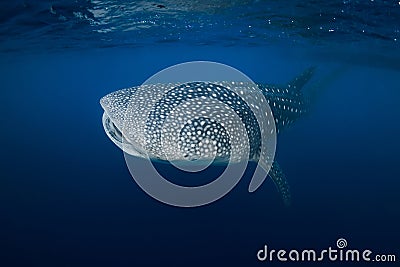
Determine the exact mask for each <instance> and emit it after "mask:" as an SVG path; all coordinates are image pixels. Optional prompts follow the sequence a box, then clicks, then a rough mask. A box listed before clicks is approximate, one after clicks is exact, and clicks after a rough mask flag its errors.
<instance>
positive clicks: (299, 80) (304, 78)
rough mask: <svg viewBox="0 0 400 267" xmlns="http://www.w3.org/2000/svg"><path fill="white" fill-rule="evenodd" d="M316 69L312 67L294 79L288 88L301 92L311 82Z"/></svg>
mask: <svg viewBox="0 0 400 267" xmlns="http://www.w3.org/2000/svg"><path fill="white" fill-rule="evenodd" d="M314 70H315V67H310V68H308V69H306V70H305V71H304V72H303V73H302V74H300V75H299V76H297V77H296V78H294V79H293V80H292V81H291V82H289V84H288V87H289V88H293V89H294V90H301V88H303V86H304V85H305V84H306V83H307V82H308V80H310V78H311V77H312V76H313V74H314Z"/></svg>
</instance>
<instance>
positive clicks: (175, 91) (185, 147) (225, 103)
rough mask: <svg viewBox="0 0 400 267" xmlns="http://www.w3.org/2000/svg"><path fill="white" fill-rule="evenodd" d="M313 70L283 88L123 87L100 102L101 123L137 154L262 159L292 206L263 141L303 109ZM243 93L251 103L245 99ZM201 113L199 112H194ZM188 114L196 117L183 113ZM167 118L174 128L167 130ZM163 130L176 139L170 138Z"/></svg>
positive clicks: (233, 84)
mask: <svg viewBox="0 0 400 267" xmlns="http://www.w3.org/2000/svg"><path fill="white" fill-rule="evenodd" d="M314 70H315V68H314V67H311V68H309V69H307V70H305V71H304V72H303V73H301V74H300V75H298V76H297V77H295V78H294V79H293V80H291V81H290V82H288V83H287V84H285V85H272V84H265V83H256V84H252V83H246V82H231V81H229V82H226V81H217V82H205V81H194V82H186V83H175V84H174V83H168V84H147V85H141V86H135V87H130V88H126V89H121V90H118V91H115V92H112V93H110V94H108V95H106V96H104V97H102V98H101V99H100V104H101V106H102V108H103V109H104V113H103V117H102V123H103V128H104V130H105V132H106V134H107V136H108V137H109V138H110V139H111V140H112V141H113V142H114V144H116V145H117V146H118V147H119V148H120V149H122V150H123V151H124V152H125V153H127V154H129V155H131V156H134V157H139V158H145V157H149V158H150V159H152V160H161V161H170V162H171V161H172V162H173V161H185V162H196V161H202V160H208V159H212V161H213V163H217V164H218V163H226V162H228V161H229V160H232V161H233V162H239V161H245V160H247V161H255V162H258V163H259V164H261V165H262V166H263V164H264V167H263V168H264V169H266V170H268V176H269V177H270V178H271V179H272V180H273V182H274V184H275V185H276V188H277V190H278V192H279V193H280V195H281V197H282V199H283V202H284V203H285V204H286V205H289V204H290V202H291V195H290V188H289V183H288V181H287V179H286V176H285V174H284V172H283V171H282V169H281V167H280V165H279V164H278V162H277V161H276V160H275V159H272V161H271V162H270V163H268V162H267V160H265V159H271V158H270V157H269V156H268V155H267V156H265V155H266V154H268V153H267V152H265V151H264V150H265V149H264V148H263V146H262V143H263V139H264V138H265V137H266V136H268V134H272V133H273V131H274V129H275V131H276V133H273V134H279V133H280V132H281V131H282V130H284V129H285V128H287V127H289V126H290V125H292V124H293V123H294V122H295V121H296V120H297V119H298V118H300V117H301V116H302V115H303V114H304V113H306V111H307V107H308V101H307V99H306V98H305V97H304V94H303V92H302V88H303V87H304V85H305V84H306V83H307V82H308V81H309V80H310V78H311V77H312V75H313V73H314ZM254 85H255V87H256V88H254ZM232 88H235V90H232ZM256 91H258V92H261V93H262V96H263V97H264V99H265V100H266V101H267V103H268V107H269V109H268V110H270V112H271V113H272V114H270V115H271V116H270V117H268V118H269V119H268V118H267V124H268V125H272V126H273V128H269V129H271V131H270V132H269V131H268V133H267V132H265V131H262V130H260V128H261V126H260V125H259V121H257V118H256V116H255V115H254V110H259V107H260V106H261V105H266V103H263V101H262V99H261V100H260V98H259V97H257V96H256V95H257V94H256ZM244 96H247V97H248V98H247V100H248V99H251V100H250V102H249V101H244V100H243V99H244ZM188 102H190V103H191V104H190V105H189V104H187V103H188ZM221 103H222V104H221ZM226 109H230V110H232V111H233V112H234V114H235V115H237V117H238V120H239V122H240V123H236V122H234V121H233V120H232V119H231V118H227V119H225V121H224V117H225V116H224V114H227V111H226ZM196 112H197V114H200V115H198V116H194V117H193V113H196ZM185 114H188V115H192V117H190V116H189V117H188V118H186V117H185ZM202 114H204V115H202ZM271 118H272V119H271ZM270 119H271V120H270ZM221 120H222V122H221ZM167 122H168V123H169V124H168V125H169V126H168V127H165V124H167ZM238 124H242V125H243V126H244V127H243V129H242V132H241V133H240V134H239V136H242V135H247V139H246V142H248V143H246V142H244V141H239V142H236V143H235V142H233V141H232V140H231V139H232V138H231V139H230V137H231V135H232V133H234V132H240V127H239V125H238ZM227 129H228V130H227ZM229 129H230V130H229ZM165 135H171V136H172V137H171V138H170V139H169V140H170V141H169V142H168V138H167V139H165V138H164V136H165ZM271 136H272V135H271ZM165 140H167V141H165ZM171 140H172V141H171ZM245 146H248V150H247V153H244V151H246V149H245ZM232 151H236V153H233V152H232ZM263 155H264V156H263ZM268 164H270V166H267V165H268ZM262 182H263V180H260V181H251V183H250V186H249V191H250V192H253V191H255V190H256V189H257V188H258V187H259V186H260V185H261V183H262Z"/></svg>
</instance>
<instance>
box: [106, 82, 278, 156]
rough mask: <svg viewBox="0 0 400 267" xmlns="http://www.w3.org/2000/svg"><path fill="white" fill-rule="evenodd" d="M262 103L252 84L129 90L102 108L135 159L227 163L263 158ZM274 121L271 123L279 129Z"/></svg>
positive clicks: (111, 133)
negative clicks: (136, 157) (260, 121)
mask: <svg viewBox="0 0 400 267" xmlns="http://www.w3.org/2000/svg"><path fill="white" fill-rule="evenodd" d="M262 98H263V97H262V94H261V93H260V91H259V89H258V87H257V86H255V85H254V84H250V83H244V82H190V83H183V84H153V85H142V86H138V87H132V88H127V89H123V90H119V91H116V92H113V93H111V94H108V95H106V96H105V97H103V98H102V99H101V101H100V103H101V105H102V107H103V109H104V114H103V126H104V129H105V132H106V133H107V135H108V137H109V138H110V139H111V140H112V141H113V142H114V143H115V144H116V145H117V146H118V147H120V148H121V149H122V150H123V151H124V152H126V153H128V154H130V155H133V156H138V157H144V156H145V155H146V154H147V155H148V156H149V157H150V158H153V159H160V160H168V161H171V160H172V161H198V160H206V161H208V160H210V159H213V160H214V161H215V162H225V161H227V160H228V159H231V160H232V161H243V160H249V159H255V158H257V157H258V156H259V153H260V149H261V147H260V146H261V141H262V140H261V131H260V125H259V122H258V120H257V118H256V116H257V112H258V113H260V111H261V110H263V109H261V108H260V105H265V103H266V101H264V99H262ZM263 115H264V117H265V114H263ZM269 116H270V117H269V118H267V121H266V123H267V124H268V125H273V123H274V121H273V117H272V113H271V112H270V114H269ZM267 124H266V125H267Z"/></svg>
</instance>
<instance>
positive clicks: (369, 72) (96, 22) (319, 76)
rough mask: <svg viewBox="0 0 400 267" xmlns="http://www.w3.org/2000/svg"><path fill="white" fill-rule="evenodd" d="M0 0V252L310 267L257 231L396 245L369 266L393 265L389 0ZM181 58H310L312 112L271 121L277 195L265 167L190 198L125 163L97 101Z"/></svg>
mask: <svg viewBox="0 0 400 267" xmlns="http://www.w3.org/2000/svg"><path fill="white" fill-rule="evenodd" d="M0 7H1V8H0V10H1V11H0V21H1V25H0V39H1V44H0V71H1V75H0V88H1V92H2V101H1V105H0V110H1V113H2V116H1V127H2V128H1V131H0V137H1V139H0V140H1V147H2V150H1V151H2V153H1V161H0V162H1V179H0V200H1V202H0V203H1V204H0V214H1V215H0V266H162V265H165V266H205V265H206V266H262V265H278V266H280V265H285V264H287V265H290V266H296V265H306V266H308V265H309V264H310V263H298V262H287V263H281V262H277V261H276V260H275V262H259V261H258V260H257V257H256V254H257V251H258V250H259V249H261V248H262V247H263V246H264V245H265V244H267V245H268V246H269V247H270V248H273V249H287V250H290V249H292V248H296V249H305V248H307V249H310V248H312V249H325V248H327V247H329V246H332V247H335V246H336V240H337V239H339V238H345V239H346V240H347V242H348V247H349V248H353V249H360V250H362V249H370V250H372V251H373V252H374V254H394V255H396V256H397V262H395V263H381V264H378V263H370V264H369V265H370V266H380V265H388V266H397V265H398V261H399V260H400V259H399V258H400V251H399V245H400V231H399V227H398V226H399V225H400V209H399V203H400V195H399V193H398V191H399V189H400V182H399V177H400V175H399V170H398V166H399V163H400V161H399V154H398V153H399V150H400V141H399V136H400V124H399V118H398V117H399V115H400V113H399V97H400V75H399V74H400V52H399V51H400V50H399V49H400V46H399V38H400V36H399V34H400V32H399V31H400V4H399V3H398V2H396V1H377V0H375V1H351V0H349V1H325V2H324V3H318V2H315V1H310V2H308V3H304V2H302V1H290V2H289V1H183V0H181V1H157V2H147V1H135V2H130V1H127V2H125V1H111V0H110V1H35V2H33V1H15V2H2V3H1V4H0ZM194 60H208V61H215V62H220V63H224V64H227V65H230V66H232V67H235V68H237V69H238V70H240V71H242V72H243V73H245V74H246V75H248V76H249V77H250V78H251V79H252V80H253V81H257V82H265V83H271V84H285V83H287V82H288V81H290V80H292V79H293V78H294V77H295V76H296V75H298V74H299V73H301V72H302V71H303V70H305V69H306V68H308V67H309V66H316V67H317V70H316V73H315V75H314V77H313V78H312V80H311V81H310V83H309V86H308V88H307V87H306V88H304V90H305V93H306V92H307V90H308V92H310V91H312V90H313V88H312V86H313V85H317V86H318V88H317V89H318V90H317V94H316V95H315V97H313V103H312V106H311V109H310V111H309V112H308V114H306V115H305V116H304V117H302V118H301V119H299V120H298V121H297V122H296V123H295V124H294V125H293V126H292V127H290V128H289V129H286V130H285V131H284V132H282V133H281V134H280V135H279V136H278V145H277V155H276V157H277V159H278V161H279V162H280V165H281V167H282V169H283V170H284V172H285V174H286V176H287V179H288V181H289V183H290V186H291V190H292V195H293V196H292V198H293V203H292V205H291V206H290V207H285V206H284V205H283V203H282V201H281V199H280V196H279V194H278V192H277V191H276V189H275V186H274V184H273V183H272V181H271V180H270V179H267V181H266V182H265V183H264V184H263V185H262V186H261V187H260V189H259V190H257V191H256V192H254V193H248V191H247V188H248V184H249V181H250V174H249V173H248V174H247V175H245V176H244V177H243V178H242V180H241V181H240V183H239V184H238V185H237V186H236V187H235V188H234V189H233V190H232V191H231V192H230V193H229V194H228V195H226V196H225V197H224V198H222V199H221V200H219V201H217V202H215V203H213V204H210V205H207V206H205V207H199V208H191V209H185V208H176V207H170V206H167V205H164V204H162V203H160V202H158V201H156V200H154V199H152V198H151V197H149V196H148V195H146V194H145V193H144V192H143V191H142V190H141V189H140V188H139V187H138V186H137V185H136V184H135V182H134V181H133V179H132V178H131V176H130V174H129V171H128V169H127V166H126V164H125V161H124V157H123V154H122V152H121V151H120V150H119V149H118V148H117V147H116V146H115V145H114V144H113V143H112V142H111V141H110V140H109V139H108V138H107V136H106V134H105V133H104V131H103V127H102V124H101V116H102V113H103V111H102V108H101V106H100V105H99V99H100V98H101V97H102V96H104V95H106V94H107V93H109V92H112V91H115V90H117V89H121V88H125V87H130V86H134V85H139V84H141V83H143V82H144V81H145V80H146V79H147V78H149V77H150V76H152V75H153V74H155V73H157V72H158V71H160V70H162V69H164V68H166V67H169V66H172V65H174V64H178V63H182V62H187V61H194ZM253 167H254V166H253ZM319 264H320V265H322V264H321V263H319ZM325 264H327V265H328V266H343V265H348V264H349V263H346V262H325ZM353 264H354V263H353ZM374 264H376V265H374ZM316 265H318V263H316Z"/></svg>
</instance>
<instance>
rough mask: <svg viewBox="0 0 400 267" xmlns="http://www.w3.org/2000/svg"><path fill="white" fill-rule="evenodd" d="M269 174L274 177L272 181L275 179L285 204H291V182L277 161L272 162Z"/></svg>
mask: <svg viewBox="0 0 400 267" xmlns="http://www.w3.org/2000/svg"><path fill="white" fill-rule="evenodd" d="M268 175H269V176H270V177H271V178H272V181H274V183H275V186H276V188H277V189H278V191H279V193H280V195H281V196H282V199H283V202H284V203H285V205H287V206H289V205H290V199H291V196H290V190H289V183H288V182H287V180H286V176H285V174H284V173H283V172H282V169H281V167H280V166H279V164H278V163H277V162H276V161H274V163H273V164H272V167H271V170H270V171H269V173H268Z"/></svg>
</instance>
